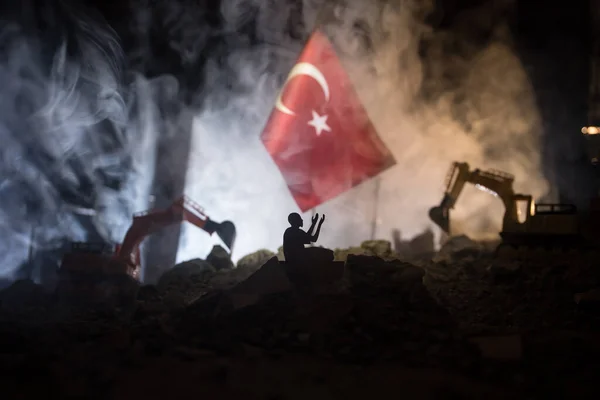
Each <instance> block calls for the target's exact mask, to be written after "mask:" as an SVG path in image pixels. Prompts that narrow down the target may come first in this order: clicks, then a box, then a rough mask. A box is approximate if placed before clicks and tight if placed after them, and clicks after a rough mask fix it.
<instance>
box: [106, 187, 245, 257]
mask: <svg viewBox="0 0 600 400" xmlns="http://www.w3.org/2000/svg"><path fill="white" fill-rule="evenodd" d="M183 221H187V222H189V223H192V224H194V225H195V226H197V227H198V228H200V229H203V230H204V231H206V232H207V233H208V234H210V235H212V234H213V233H215V232H216V233H217V235H218V236H219V237H220V238H221V240H222V241H223V243H224V244H225V245H226V246H227V247H228V248H229V251H230V252H231V251H232V250H233V244H234V242H235V237H236V229H235V225H234V224H233V223H232V222H230V221H224V222H222V223H217V222H214V221H213V220H211V219H210V218H208V216H206V214H204V210H203V209H202V207H200V206H199V205H198V204H197V203H195V202H194V201H193V200H191V199H189V198H188V197H186V196H183V197H181V198H179V199H178V200H177V201H175V202H174V203H173V204H171V206H170V207H169V208H166V209H163V210H149V211H144V212H141V213H138V214H134V216H133V223H132V224H131V227H129V230H128V231H127V233H126V234H125V238H124V239H123V243H122V244H121V246H119V247H118V249H117V251H116V254H115V255H116V257H117V258H120V259H125V260H127V261H130V262H131V263H134V264H136V265H139V264H140V260H139V251H138V246H139V244H140V243H141V242H142V241H143V240H144V238H145V237H146V236H148V235H151V234H152V233H154V232H156V231H158V230H160V229H162V228H164V227H166V226H169V225H172V224H176V223H180V222H183Z"/></svg>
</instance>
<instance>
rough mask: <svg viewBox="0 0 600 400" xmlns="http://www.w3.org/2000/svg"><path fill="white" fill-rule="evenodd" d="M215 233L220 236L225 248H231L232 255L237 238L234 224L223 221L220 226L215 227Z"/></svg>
mask: <svg viewBox="0 0 600 400" xmlns="http://www.w3.org/2000/svg"><path fill="white" fill-rule="evenodd" d="M215 232H216V233H217V235H219V237H220V238H221V240H222V241H223V243H224V244H225V246H227V247H228V248H229V252H230V253H231V252H232V251H233V245H234V244H235V237H236V234H237V233H236V230H235V225H234V224H233V222H231V221H223V222H221V223H220V224H217V225H216V226H215Z"/></svg>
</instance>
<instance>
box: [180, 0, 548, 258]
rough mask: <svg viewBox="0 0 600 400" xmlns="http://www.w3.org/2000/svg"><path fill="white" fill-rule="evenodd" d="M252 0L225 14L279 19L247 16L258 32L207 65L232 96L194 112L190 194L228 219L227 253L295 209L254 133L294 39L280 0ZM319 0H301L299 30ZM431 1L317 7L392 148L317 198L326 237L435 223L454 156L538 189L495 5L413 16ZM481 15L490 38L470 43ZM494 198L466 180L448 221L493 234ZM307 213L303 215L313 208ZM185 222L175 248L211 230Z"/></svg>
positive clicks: (407, 230) (187, 251)
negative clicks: (444, 15) (329, 196)
mask: <svg viewBox="0 0 600 400" xmlns="http://www.w3.org/2000/svg"><path fill="white" fill-rule="evenodd" d="M252 4H253V3H252V2H250V1H224V2H222V11H223V15H224V21H225V26H226V27H236V26H239V24H240V23H239V20H240V19H244V16H247V15H248V14H246V13H244V12H240V10H246V11H247V10H248V9H250V8H252V9H253V10H254V13H257V14H258V15H259V16H261V15H263V16H265V17H264V18H265V19H266V18H267V16H269V15H274V14H276V15H278V16H279V18H278V19H275V21H277V22H276V23H275V24H276V25H273V24H268V23H265V24H260V23H257V24H256V29H257V36H259V37H263V38H265V39H264V40H265V42H268V43H269V44H268V45H262V46H255V47H249V48H244V49H242V50H239V51H237V52H232V53H229V54H228V55H227V56H226V60H227V61H226V62H225V65H227V66H228V68H227V71H224V70H223V69H214V70H211V69H209V70H207V76H206V81H208V82H222V81H223V80H224V79H225V78H224V76H226V77H227V86H225V85H222V86H220V87H218V88H213V89H212V90H210V91H209V92H208V95H207V99H206V103H207V104H210V103H211V100H210V99H211V97H212V96H215V97H218V98H219V99H223V98H227V99H229V101H219V102H218V104H219V106H218V107H215V108H209V109H206V110H202V111H201V112H200V113H199V114H198V115H197V118H196V119H195V123H194V129H193V143H194V145H193V146H192V148H193V153H192V160H191V161H190V166H191V167H190V170H189V173H188V179H187V182H188V191H189V192H190V194H192V196H193V197H194V198H196V199H198V200H199V201H200V202H202V203H203V204H206V207H207V209H208V210H210V213H212V214H214V215H215V216H218V217H219V218H230V219H232V220H234V221H235V222H236V224H237V226H238V229H239V231H240V236H239V239H238V243H237V246H238V247H237V249H236V254H235V256H236V257H240V256H243V255H244V254H246V253H249V252H251V251H254V250H256V249H258V248H261V247H266V248H270V249H272V250H275V249H276V248H277V247H278V246H280V245H281V236H282V233H283V231H284V230H285V228H286V225H287V222H286V216H287V214H288V213H289V212H291V211H297V207H296V205H295V204H294V202H293V200H292V199H291V197H290V195H289V194H288V192H287V190H286V188H285V184H284V182H283V181H282V178H281V176H280V175H279V173H278V171H277V168H276V166H275V165H274V164H273V163H272V162H271V160H270V159H269V157H268V155H267V154H266V153H265V152H264V150H263V149H262V147H261V144H260V142H259V141H258V135H259V134H260V132H261V130H262V128H263V126H264V123H265V119H266V117H267V116H268V114H269V112H270V111H271V108H272V106H273V102H274V99H275V97H276V95H277V92H278V90H279V89H280V87H281V84H282V81H283V79H285V75H286V74H287V72H288V71H289V69H290V68H291V66H292V65H293V62H294V60H295V58H296V57H297V55H298V53H299V51H300V50H301V48H302V43H303V41H302V40H294V39H293V37H292V36H291V35H288V34H286V33H285V32H286V30H285V29H286V28H285V26H287V25H285V24H284V22H285V21H287V17H288V16H289V15H291V14H292V10H291V7H292V6H291V5H290V4H289V3H285V2H278V3H277V4H276V5H271V6H269V7H267V6H266V4H267V3H260V4H261V6H259V5H258V4H259V3H258V2H257V3H256V5H254V6H253V7H254V8H253V7H252V6H251V5H252ZM496 5H497V6H498V2H496ZM509 5H510V4H509ZM320 6H321V4H314V3H309V2H304V6H303V9H302V11H303V13H302V15H303V16H304V23H303V26H304V28H305V29H304V35H303V36H302V37H303V38H306V37H307V35H308V34H309V32H310V29H311V28H312V27H313V26H314V21H315V18H316V15H317V11H318V9H319V7H320ZM327 11H329V13H328V12H327ZM432 11H434V7H433V5H432V4H428V2H409V1H387V2H383V1H380V2H346V3H345V4H343V3H342V2H338V6H336V7H334V8H333V9H332V10H326V11H325V12H324V13H323V14H322V15H324V16H325V18H324V19H325V21H326V25H325V26H326V29H327V33H328V34H329V36H330V38H332V40H333V41H334V43H335V44H336V47H337V49H338V53H339V55H340V57H341V59H342V62H343V63H344V65H345V67H346V68H347V70H348V72H349V73H350V76H351V77H352V79H353V82H354V84H355V86H356V88H357V90H358V92H359V95H360V97H361V100H362V101H363V103H364V105H365V107H366V108H367V110H368V112H369V114H370V116H371V119H372V120H373V122H374V124H375V126H376V128H377V129H378V132H379V134H380V135H381V136H382V138H383V139H384V141H385V142H386V143H387V145H388V146H389V147H390V149H391V150H392V151H393V153H394V155H395V157H396V159H397V162H398V163H397V165H396V166H395V167H393V168H392V169H391V170H389V171H386V172H385V173H384V174H382V175H381V176H380V177H379V178H376V179H374V180H371V181H369V182H365V183H363V184H361V185H360V186H358V187H356V188H355V189H353V190H351V191H350V192H348V193H346V194H343V195H341V196H339V197H338V198H336V199H334V200H332V201H330V202H328V203H326V204H324V205H322V206H320V207H318V209H317V212H320V213H324V214H326V215H327V222H326V223H325V225H324V226H323V230H322V234H321V239H320V242H321V243H322V244H323V245H324V246H329V247H342V246H350V245H356V244H358V243H360V242H361V241H363V240H365V239H369V238H370V237H371V235H372V234H373V227H372V225H373V224H372V222H373V220H375V221H376V228H375V237H376V238H382V239H388V240H391V236H392V231H393V230H394V229H399V230H400V231H401V233H402V237H403V238H410V237H413V236H415V235H418V234H420V233H422V232H424V231H426V230H427V229H434V230H436V232H438V231H437V229H436V228H434V227H433V225H432V223H431V222H430V221H429V220H428V209H429V208H430V207H432V206H434V205H437V204H438V203H439V202H440V200H441V198H442V194H443V189H444V187H443V184H444V180H445V176H446V173H447V171H448V168H449V167H450V164H451V162H452V161H455V160H457V161H467V162H469V163H470V164H471V166H472V167H473V168H477V167H479V168H483V169H487V168H495V169H499V170H502V171H506V172H509V173H512V174H514V175H515V176H516V180H515V189H516V191H520V192H523V193H530V194H532V195H533V196H534V198H540V197H541V196H543V195H545V194H546V192H547V188H548V185H547V182H546V179H545V178H544V176H543V174H542V170H541V157H540V151H539V148H540V147H539V146H540V145H539V140H540V134H541V131H540V118H539V115H538V111H537V109H536V105H535V101H534V97H533V92H532V88H531V85H530V84H529V82H528V79H527V76H526V74H525V71H524V69H523V66H522V65H521V62H520V61H519V58H518V57H517V55H516V54H515V52H514V50H513V47H512V43H511V37H510V33H509V31H508V29H507V26H506V24H505V22H506V21H504V20H503V18H502V15H501V13H502V12H503V11H504V10H502V9H496V10H495V14H493V15H492V13H491V10H490V8H489V7H485V6H484V7H482V8H480V9H475V10H472V12H471V15H469V16H467V17H465V20H464V21H463V22H462V23H463V26H462V27H461V26H459V27H458V29H454V30H453V31H452V30H450V31H439V30H436V29H434V28H433V27H431V26H428V25H427V24H426V23H425V22H423V21H424V19H425V17H426V16H427V15H429V14H430V13H431V12H432ZM482 17H488V18H483V20H484V21H491V20H492V18H491V17H496V19H497V21H496V22H495V23H494V24H491V23H490V24H489V25H488V26H480V27H479V30H480V32H477V31H476V32H461V29H462V28H464V27H470V26H472V25H473V23H474V21H479V20H481V19H482ZM258 21H265V20H261V19H260V17H259V18H258ZM269 21H271V20H269ZM226 29H227V28H226ZM486 29H487V32H486V33H487V35H488V36H489V40H487V41H485V42H484V43H477V42H476V40H477V39H478V36H480V35H481V34H482V32H481V31H485V30H486ZM462 30H464V29H462ZM283 48H285V49H287V51H284V50H282V49H283ZM230 87H231V88H232V89H229V88H230ZM503 212H504V210H503V206H502V203H501V201H500V200H499V199H497V198H495V197H493V196H492V195H490V194H489V193H483V192H479V191H478V190H476V189H474V187H471V186H469V185H467V186H466V187H465V190H464V192H463V194H462V195H461V197H460V199H459V202H458V203H457V207H456V209H455V210H454V211H453V214H452V218H453V228H454V229H455V230H456V231H458V232H464V233H467V234H469V235H470V236H472V237H474V238H480V239H484V238H491V237H497V233H498V232H499V231H500V228H501V220H502V215H503ZM304 217H305V218H304V219H305V221H308V219H309V218H310V213H307V214H306V215H305V216H304ZM186 233H187V235H186V236H187V240H185V241H183V242H182V246H181V251H180V255H179V259H180V260H181V259H185V258H189V257H191V256H192V255H193V254H198V253H200V254H202V253H203V252H204V253H205V252H207V251H209V249H210V246H212V244H213V243H214V242H209V241H207V240H206V239H205V238H204V237H202V232H197V231H196V230H194V229H193V228H188V229H186ZM438 234H439V232H438ZM201 247H202V248H201Z"/></svg>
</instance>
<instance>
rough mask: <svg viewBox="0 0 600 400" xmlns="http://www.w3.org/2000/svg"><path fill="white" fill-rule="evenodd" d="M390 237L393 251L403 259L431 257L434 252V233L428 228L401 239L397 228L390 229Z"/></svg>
mask: <svg viewBox="0 0 600 400" xmlns="http://www.w3.org/2000/svg"><path fill="white" fill-rule="evenodd" d="M392 237H393V239H394V246H393V247H394V251H395V252H396V253H397V254H398V255H399V256H402V258H403V259H411V258H420V257H425V256H429V257H431V255H432V254H433V253H435V235H434V234H433V232H432V231H431V229H429V228H428V229H426V230H425V231H424V232H423V233H421V234H419V235H417V236H415V237H414V238H412V239H410V240H402V237H401V232H400V230H398V229H395V230H393V231H392Z"/></svg>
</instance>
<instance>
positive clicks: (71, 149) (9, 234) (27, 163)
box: [0, 3, 155, 280]
mask: <svg viewBox="0 0 600 400" xmlns="http://www.w3.org/2000/svg"><path fill="white" fill-rule="evenodd" d="M65 4H66V3H65ZM65 4H63V5H65ZM57 10H59V11H61V12H60V13H58V14H57V15H59V14H60V15H61V16H62V18H64V21H63V22H65V24H70V26H71V28H72V31H73V32H74V33H73V34H71V35H59V36H60V42H59V43H54V44H53V43H49V42H48V40H47V38H46V37H40V36H36V35H34V34H32V31H30V30H27V29H25V28H23V27H21V26H20V25H18V23H17V22H15V23H10V24H9V23H3V24H2V25H1V26H0V37H1V39H0V41H1V42H2V44H3V45H2V60H1V62H0V83H1V85H2V91H1V92H0V101H1V104H2V110H1V111H0V113H1V118H0V141H1V143H2V146H1V147H0V160H1V162H0V234H1V236H2V238H3V240H2V241H1V242H0V276H2V277H5V278H7V277H8V278H11V277H17V276H14V274H15V273H16V274H17V275H20V274H21V273H20V272H19V269H20V268H25V267H24V265H26V264H28V263H29V261H30V257H31V256H32V255H33V256H38V255H42V256H44V255H45V257H46V259H44V260H43V264H44V265H42V269H44V270H47V271H54V269H55V268H56V267H57V263H58V261H59V258H60V255H58V256H57V255H56V254H54V255H52V254H51V252H52V251H55V252H56V251H60V250H61V248H62V246H63V244H64V243H65V242H66V241H85V240H88V239H90V237H93V236H91V235H92V234H93V231H96V232H97V233H96V235H99V236H100V237H101V240H104V241H107V242H118V241H120V240H122V237H123V235H124V233H125V230H126V229H127V227H128V225H129V221H130V218H131V214H132V212H134V211H137V210H139V208H144V203H145V202H146V201H147V199H148V194H147V193H148V185H149V183H150V180H149V179H150V178H151V177H150V176H149V175H151V173H152V163H153V157H152V155H153V152H154V146H155V138H154V137H153V136H152V134H150V133H149V132H148V128H147V125H148V124H147V123H146V124H145V123H144V119H148V118H149V115H151V111H152V110H151V109H148V108H151V104H152V103H153V102H154V98H155V95H154V94H153V93H152V91H151V89H149V90H147V91H146V92H144V90H143V88H144V87H145V86H148V85H150V84H149V83H148V82H147V80H145V79H144V78H142V77H138V79H137V80H135V84H134V86H133V87H132V88H131V92H130V91H129V88H127V87H125V86H124V85H123V82H124V80H123V71H122V70H121V68H120V66H121V65H123V56H124V55H123V54H122V51H121V49H120V47H119V44H118V41H117V37H116V35H115V33H114V32H113V31H112V30H111V29H110V28H109V27H108V26H107V25H106V23H102V22H101V21H98V20H96V19H93V18H90V17H89V15H87V14H85V13H81V12H80V11H78V10H76V9H73V8H69V7H67V6H65V7H64V8H62V9H58V8H57ZM53 33H57V32H53ZM58 33H60V32H58ZM49 36H52V35H49ZM53 47H54V48H56V49H57V50H56V52H55V54H54V55H53V56H52V54H51V53H49V52H48V50H51V49H52V48H53ZM48 54H50V57H47V55H48ZM131 94H133V95H131ZM136 94H142V95H143V96H144V97H139V96H136ZM126 99H127V100H126ZM134 106H135V107H134ZM144 107H145V108H146V109H144ZM134 108H137V109H134ZM138 119H139V120H140V121H139V124H137V122H138ZM152 125H155V124H154V123H152ZM81 213H85V214H88V215H92V216H93V217H92V218H91V220H90V219H89V218H87V219H88V220H87V221H86V217H81V216H79V215H78V214H81ZM95 240H98V239H95ZM27 268H32V266H28V267H27ZM32 273H33V276H32V275H31V274H32ZM45 274H46V272H45V271H30V272H28V273H27V274H25V275H27V276H30V277H33V278H35V279H37V280H39V279H42V276H43V275H45ZM21 277H23V276H21Z"/></svg>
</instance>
